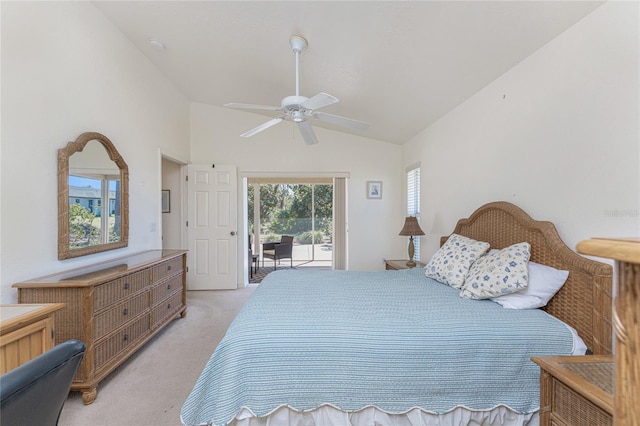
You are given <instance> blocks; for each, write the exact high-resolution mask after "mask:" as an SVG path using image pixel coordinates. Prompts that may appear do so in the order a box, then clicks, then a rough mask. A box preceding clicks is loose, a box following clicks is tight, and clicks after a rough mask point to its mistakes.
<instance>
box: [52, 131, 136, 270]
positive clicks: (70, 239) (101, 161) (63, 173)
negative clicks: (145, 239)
mask: <svg viewBox="0 0 640 426" xmlns="http://www.w3.org/2000/svg"><path fill="white" fill-rule="evenodd" d="M128 241H129V168H128V167H127V163H125V161H124V159H123V158H122V156H121V155H120V153H119V152H118V150H117V149H116V148H115V146H114V145H113V143H112V142H111V141H110V140H109V139H108V138H107V137H106V136H104V135H102V134H100V133H94V132H89V133H83V134H81V135H80V136H78V138H77V139H76V140H75V141H73V142H69V143H68V144H67V146H66V147H65V148H61V149H59V150H58V259H60V260H62V259H69V258H72V257H79V256H85V255H88V254H93V253H99V252H102V251H107V250H113V249H117V248H121V247H126V246H127V244H128Z"/></svg>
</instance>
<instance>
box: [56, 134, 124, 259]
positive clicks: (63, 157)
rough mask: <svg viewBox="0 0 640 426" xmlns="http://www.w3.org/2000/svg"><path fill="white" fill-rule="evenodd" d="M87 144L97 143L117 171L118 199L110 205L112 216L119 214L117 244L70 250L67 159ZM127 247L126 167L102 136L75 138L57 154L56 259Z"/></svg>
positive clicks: (87, 246) (113, 148) (91, 135)
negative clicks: (112, 208) (118, 171)
mask: <svg viewBox="0 0 640 426" xmlns="http://www.w3.org/2000/svg"><path fill="white" fill-rule="evenodd" d="M91 141H97V142H99V143H100V144H102V146H103V147H104V149H105V150H106V152H107V154H108V155H109V159H110V160H111V161H113V162H114V163H115V165H116V166H117V168H118V169H119V170H120V179H119V191H120V192H119V194H118V195H119V196H116V197H115V200H116V201H114V212H116V213H115V214H116V215H117V212H119V220H120V229H119V231H120V235H119V238H118V240H117V241H109V242H106V243H105V242H103V243H97V244H87V245H85V246H82V247H77V248H72V247H71V246H70V242H71V241H70V237H69V231H70V229H71V226H70V222H71V217H70V212H69V210H70V208H69V207H70V200H69V158H70V157H71V156H72V155H73V154H74V153H76V152H81V151H82V150H83V149H84V148H85V146H86V145H87V143H89V142H91ZM107 191H108V190H107ZM109 209H110V206H108V208H107V215H109V214H110V211H109ZM101 213H102V211H101ZM107 217H108V216H107ZM107 220H108V219H107ZM116 232H117V231H116ZM109 238H110V237H109ZM110 239H111V238H110ZM128 243H129V168H128V166H127V163H125V161H124V159H123V158H122V156H121V155H120V153H119V152H118V150H117V149H116V148H115V146H114V145H113V143H112V142H111V141H110V140H109V139H108V138H107V137H106V136H104V135H102V134H100V133H95V132H87V133H83V134H81V135H80V136H78V138H77V139H76V140H75V141H73V142H69V143H68V144H67V146H66V147H65V148H61V149H59V150H58V259H60V260H62V259H70V258H73V257H79V256H86V255H88V254H94V253H99V252H103V251H107V250H114V249H117V248H122V247H127V245H128Z"/></svg>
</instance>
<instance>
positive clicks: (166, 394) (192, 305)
mask: <svg viewBox="0 0 640 426" xmlns="http://www.w3.org/2000/svg"><path fill="white" fill-rule="evenodd" d="M255 288H256V284H251V285H249V287H247V288H245V289H239V290H224V291H189V292H187V316H186V317H185V318H182V319H175V320H174V321H172V322H171V324H169V325H168V326H167V327H166V328H165V329H164V330H163V331H161V332H160V333H159V334H157V335H156V336H155V337H154V338H153V339H152V340H150V341H149V342H148V343H147V344H146V345H145V346H143V347H142V349H140V350H139V351H138V352H137V353H136V354H135V355H133V356H132V357H131V358H130V359H129V360H127V361H126V362H125V363H124V364H122V365H121V366H120V367H119V368H117V369H116V370H115V371H114V372H112V373H111V374H110V375H109V376H107V378H106V379H105V380H103V381H102V382H101V383H100V384H99V385H98V397H97V398H96V400H95V402H94V403H93V404H90V405H84V404H83V403H82V398H81V394H80V393H79V392H72V393H71V394H70V395H69V398H68V399H67V402H66V403H65V405H64V408H63V409H62V414H61V415H60V422H59V425H60V426H102V425H104V426H129V425H131V426H134V425H135V426H164V425H167V426H168V425H180V424H181V423H180V408H181V407H182V404H183V403H184V401H185V399H186V398H187V396H188V395H189V392H190V391H191V388H192V387H193V385H194V384H195V382H196V380H197V379H198V376H199V375H200V372H201V371H202V369H203V367H204V365H205V364H206V362H207V361H208V360H209V357H210V356H211V354H212V353H213V350H214V349H215V347H216V346H217V345H218V342H219V341H220V340H221V339H222V337H223V336H224V333H225V332H226V330H227V328H228V326H229V324H230V323H231V321H232V320H233V318H235V316H236V314H237V313H238V311H239V310H240V308H241V307H242V305H243V304H244V302H245V301H246V300H247V299H248V298H249V296H250V295H251V294H252V293H253V291H254V290H255Z"/></svg>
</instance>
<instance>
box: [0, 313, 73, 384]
mask: <svg viewBox="0 0 640 426" xmlns="http://www.w3.org/2000/svg"><path fill="white" fill-rule="evenodd" d="M63 307H64V305H63V304H62V303H51V304H46V305H0V374H4V373H6V372H7V371H9V370H13V369H14V368H16V367H18V366H20V365H22V364H24V363H25V362H27V361H29V360H32V359H33V358H35V357H37V356H38V355H40V354H43V353H45V352H46V351H48V350H49V349H51V348H53V346H54V342H55V327H54V321H53V313H54V312H55V311H57V310H59V309H62V308H63Z"/></svg>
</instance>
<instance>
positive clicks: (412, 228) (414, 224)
mask: <svg viewBox="0 0 640 426" xmlns="http://www.w3.org/2000/svg"><path fill="white" fill-rule="evenodd" d="M398 235H403V236H408V237H409V260H408V261H407V266H408V267H409V268H413V267H414V266H416V262H415V261H414V260H413V254H414V252H415V247H414V246H413V236H414V235H424V232H422V229H420V224H419V223H418V219H416V217H415V216H408V217H407V218H406V219H405V220H404V226H403V227H402V229H401V230H400V233H399V234H398Z"/></svg>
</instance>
